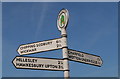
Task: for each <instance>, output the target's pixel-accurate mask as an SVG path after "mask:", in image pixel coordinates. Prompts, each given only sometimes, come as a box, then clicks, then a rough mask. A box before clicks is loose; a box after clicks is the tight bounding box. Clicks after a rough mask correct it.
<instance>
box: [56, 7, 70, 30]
mask: <svg viewBox="0 0 120 79" xmlns="http://www.w3.org/2000/svg"><path fill="white" fill-rule="evenodd" d="M68 19H69V14H68V10H67V9H62V10H61V11H60V13H59V15H58V19H57V26H58V29H59V30H61V29H65V28H66V27H67V24H68Z"/></svg>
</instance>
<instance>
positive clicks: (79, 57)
mask: <svg viewBox="0 0 120 79" xmlns="http://www.w3.org/2000/svg"><path fill="white" fill-rule="evenodd" d="M68 59H69V60H72V61H76V62H81V63H85V64H90V65H94V66H99V67H100V66H101V65H102V59H101V58H100V56H97V55H92V54H88V53H84V52H80V51H75V50H72V49H68Z"/></svg>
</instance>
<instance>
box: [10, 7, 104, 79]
mask: <svg viewBox="0 0 120 79" xmlns="http://www.w3.org/2000/svg"><path fill="white" fill-rule="evenodd" d="M68 20H69V13H68V10H67V9H62V10H61V11H60V12H59V15H58V19H57V27H58V30H59V31H60V32H61V38H57V39H52V40H47V41H41V42H36V43H30V44H24V45H20V46H19V48H18V50H17V51H18V53H19V54H20V55H27V54H34V53H38V52H44V51H50V50H56V49H62V53H63V59H53V58H35V57H23V56H17V57H15V58H14V59H13V61H12V62H13V64H14V66H15V67H16V68H18V69H39V70H55V71H64V78H65V79H69V77H70V74H69V60H72V61H76V62H81V63H85V64H90V65H94V66H99V67H100V66H101V65H102V63H103V61H102V59H101V57H100V56H97V55H92V54H88V53H85V52H80V51H76V50H72V49H68V46H67V32H66V27H67V24H68Z"/></svg>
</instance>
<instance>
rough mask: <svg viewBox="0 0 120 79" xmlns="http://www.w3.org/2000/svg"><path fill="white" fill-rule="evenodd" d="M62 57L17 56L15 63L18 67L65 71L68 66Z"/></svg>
mask: <svg viewBox="0 0 120 79" xmlns="http://www.w3.org/2000/svg"><path fill="white" fill-rule="evenodd" d="M64 62H65V61H64V60H62V59H50V58H34V57H15V58H14V60H13V64H14V66H15V67H16V68H18V69H40V70H57V71H64V70H66V67H65V65H64Z"/></svg>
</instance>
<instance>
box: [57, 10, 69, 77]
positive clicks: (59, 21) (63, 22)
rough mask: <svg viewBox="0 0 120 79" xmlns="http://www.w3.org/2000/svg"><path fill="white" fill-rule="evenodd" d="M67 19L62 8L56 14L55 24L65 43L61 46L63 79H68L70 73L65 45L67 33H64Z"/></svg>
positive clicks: (65, 11)
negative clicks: (63, 68) (63, 62)
mask: <svg viewBox="0 0 120 79" xmlns="http://www.w3.org/2000/svg"><path fill="white" fill-rule="evenodd" d="M68 19H69V13H68V10H67V9H64V8H63V9H62V10H61V11H60V13H59V15H58V19H57V26H58V29H59V30H60V31H61V37H62V39H63V41H64V42H65V44H66V47H63V48H62V52H63V58H64V61H65V68H66V70H65V71H64V78H65V79H69V77H70V75H69V61H68V47H67V33H66V27H67V24H68Z"/></svg>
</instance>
